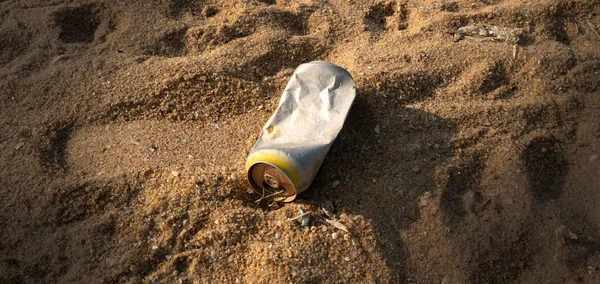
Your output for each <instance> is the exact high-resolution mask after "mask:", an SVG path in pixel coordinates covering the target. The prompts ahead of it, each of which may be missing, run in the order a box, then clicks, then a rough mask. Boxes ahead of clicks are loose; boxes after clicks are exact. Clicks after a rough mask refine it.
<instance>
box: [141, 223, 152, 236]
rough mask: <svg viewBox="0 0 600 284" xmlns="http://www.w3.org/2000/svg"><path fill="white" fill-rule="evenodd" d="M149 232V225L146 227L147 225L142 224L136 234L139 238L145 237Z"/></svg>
mask: <svg viewBox="0 0 600 284" xmlns="http://www.w3.org/2000/svg"><path fill="white" fill-rule="evenodd" d="M149 231H150V225H148V224H143V225H141V226H140V227H139V228H138V234H139V235H140V236H146V235H147V234H148V232H149Z"/></svg>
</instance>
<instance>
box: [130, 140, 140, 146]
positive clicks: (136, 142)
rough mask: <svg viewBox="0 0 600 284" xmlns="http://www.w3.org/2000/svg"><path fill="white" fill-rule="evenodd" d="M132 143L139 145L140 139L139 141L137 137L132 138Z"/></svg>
mask: <svg viewBox="0 0 600 284" xmlns="http://www.w3.org/2000/svg"><path fill="white" fill-rule="evenodd" d="M131 144H133V145H139V144H140V141H138V140H136V139H131Z"/></svg>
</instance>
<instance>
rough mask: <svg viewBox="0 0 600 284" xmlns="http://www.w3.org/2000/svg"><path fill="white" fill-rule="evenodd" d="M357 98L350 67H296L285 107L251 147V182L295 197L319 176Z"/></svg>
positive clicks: (284, 197)
mask: <svg viewBox="0 0 600 284" xmlns="http://www.w3.org/2000/svg"><path fill="white" fill-rule="evenodd" d="M355 96H356V86H355V84H354V81H353V79H352V76H351V75H350V73H348V71H346V70H345V69H343V68H342V67H339V66H337V65H334V64H332V63H329V62H324V61H313V62H310V63H305V64H302V65H300V66H298V68H296V70H295V71H294V74H293V75H292V78H291V79H290V81H289V82H288V84H287V86H286V88H285V90H284V91H283V94H282V96H281V100H280V102H279V106H278V108H277V110H276V111H275V113H274V114H273V115H272V116H271V117H270V118H269V120H268V121H267V123H266V124H265V126H264V127H263V129H262V132H261V134H260V136H259V138H258V140H257V141H256V144H255V145H254V147H253V148H252V150H251V151H250V153H249V155H248V159H247V161H246V171H247V173H248V181H249V183H250V186H252V188H253V189H254V190H255V191H256V192H258V193H259V194H262V196H263V197H265V196H272V197H273V198H274V199H275V200H279V201H286V202H288V201H292V200H294V199H295V198H296V196H297V195H298V194H299V193H300V192H302V191H304V190H306V189H307V188H308V187H309V186H310V184H311V183H312V181H313V180H314V178H315V176H316V174H317V172H318V171H319V168H320V167H321V164H322V163H323V160H324V159H325V156H326V155H327V152H328V151H329V148H330V147H331V145H332V144H333V142H334V141H335V139H336V137H337V136H338V134H339V132H340V130H341V129H342V127H343V126H344V121H345V120H346V117H347V116H348V112H349V111H350V107H351V106H352V103H353V101H354V98H355Z"/></svg>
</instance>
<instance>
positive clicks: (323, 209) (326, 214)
mask: <svg viewBox="0 0 600 284" xmlns="http://www.w3.org/2000/svg"><path fill="white" fill-rule="evenodd" d="M321 210H322V211H323V213H325V216H327V217H329V218H333V215H331V213H329V211H327V209H325V208H321Z"/></svg>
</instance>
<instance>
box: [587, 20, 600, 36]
mask: <svg viewBox="0 0 600 284" xmlns="http://www.w3.org/2000/svg"><path fill="white" fill-rule="evenodd" d="M586 22H587V24H588V26H590V28H592V31H594V33H595V34H596V36H597V37H598V38H600V34H599V33H598V31H596V27H594V24H592V23H591V22H590V20H586Z"/></svg>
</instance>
